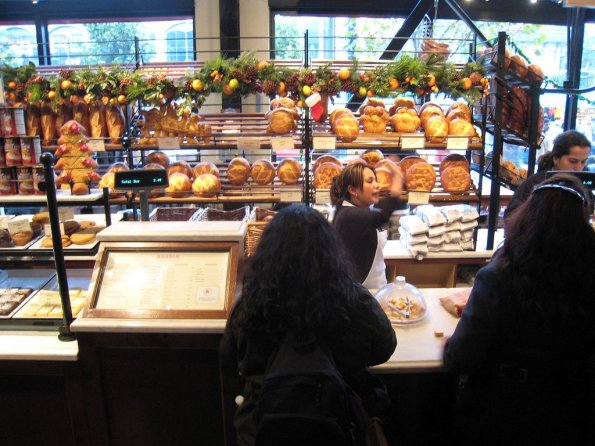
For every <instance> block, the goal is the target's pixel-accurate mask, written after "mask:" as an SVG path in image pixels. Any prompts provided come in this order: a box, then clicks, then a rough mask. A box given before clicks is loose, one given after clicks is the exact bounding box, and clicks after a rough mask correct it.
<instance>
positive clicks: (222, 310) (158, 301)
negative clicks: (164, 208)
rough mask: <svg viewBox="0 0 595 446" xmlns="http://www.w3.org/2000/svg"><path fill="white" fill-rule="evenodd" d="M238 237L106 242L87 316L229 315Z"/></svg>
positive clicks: (94, 274) (156, 317) (87, 307)
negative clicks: (192, 240) (194, 240)
mask: <svg viewBox="0 0 595 446" xmlns="http://www.w3.org/2000/svg"><path fill="white" fill-rule="evenodd" d="M238 250H239V245H238V243H237V242H126V243H121V242H118V243H110V242H107V243H102V245H101V248H100V251H99V253H98V258H97V262H96V265H95V269H94V271H93V278H92V280H91V284H90V287H89V290H90V299H88V301H87V305H86V308H85V311H84V313H83V317H86V318H125V319H128V318H138V319H226V318H227V315H228V312H229V310H230V308H231V305H232V303H233V299H234V295H235V290H236V282H237V280H238V259H239V252H238Z"/></svg>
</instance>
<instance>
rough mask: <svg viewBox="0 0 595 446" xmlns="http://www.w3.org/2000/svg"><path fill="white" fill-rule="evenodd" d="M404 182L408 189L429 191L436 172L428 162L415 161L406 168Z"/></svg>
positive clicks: (432, 186) (434, 182)
mask: <svg viewBox="0 0 595 446" xmlns="http://www.w3.org/2000/svg"><path fill="white" fill-rule="evenodd" d="M405 184H406V186H407V190H409V191H422V192H430V191H431V190H432V189H434V186H435V185H436V172H435V171H434V168H433V167H432V165H431V164H429V163H426V162H424V163H416V164H414V165H413V166H411V167H410V168H409V169H407V173H406V174H405Z"/></svg>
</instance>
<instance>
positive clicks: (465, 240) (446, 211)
mask: <svg viewBox="0 0 595 446" xmlns="http://www.w3.org/2000/svg"><path fill="white" fill-rule="evenodd" d="M439 210H440V212H441V213H442V214H443V215H444V217H445V218H446V232H445V234H444V236H443V238H444V242H445V243H444V245H443V246H442V248H443V249H442V251H446V252H456V251H462V250H465V251H473V249H474V246H473V230H474V228H475V227H476V226H477V219H478V218H479V213H478V212H477V209H475V208H474V207H473V206H469V205H467V204H456V205H452V206H442V207H440V208H439ZM457 245H458V246H457Z"/></svg>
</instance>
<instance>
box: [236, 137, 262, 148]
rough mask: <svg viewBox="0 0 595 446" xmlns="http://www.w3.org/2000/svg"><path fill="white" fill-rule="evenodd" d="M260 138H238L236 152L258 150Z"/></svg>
mask: <svg viewBox="0 0 595 446" xmlns="http://www.w3.org/2000/svg"><path fill="white" fill-rule="evenodd" d="M260 143H261V141H260V138H238V150H246V151H249V150H260Z"/></svg>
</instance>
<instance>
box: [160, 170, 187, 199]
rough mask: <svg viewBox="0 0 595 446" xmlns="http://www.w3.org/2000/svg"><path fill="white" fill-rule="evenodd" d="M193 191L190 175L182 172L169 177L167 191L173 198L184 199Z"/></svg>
mask: <svg viewBox="0 0 595 446" xmlns="http://www.w3.org/2000/svg"><path fill="white" fill-rule="evenodd" d="M191 190H192V183H191V181H190V178H188V175H186V174H184V173H180V172H174V173H172V174H171V175H169V186H167V188H166V189H165V192H167V193H168V194H169V195H170V196H172V197H177V198H179V197H184V196H185V195H186V194H187V193H188V192H190V191H191Z"/></svg>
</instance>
